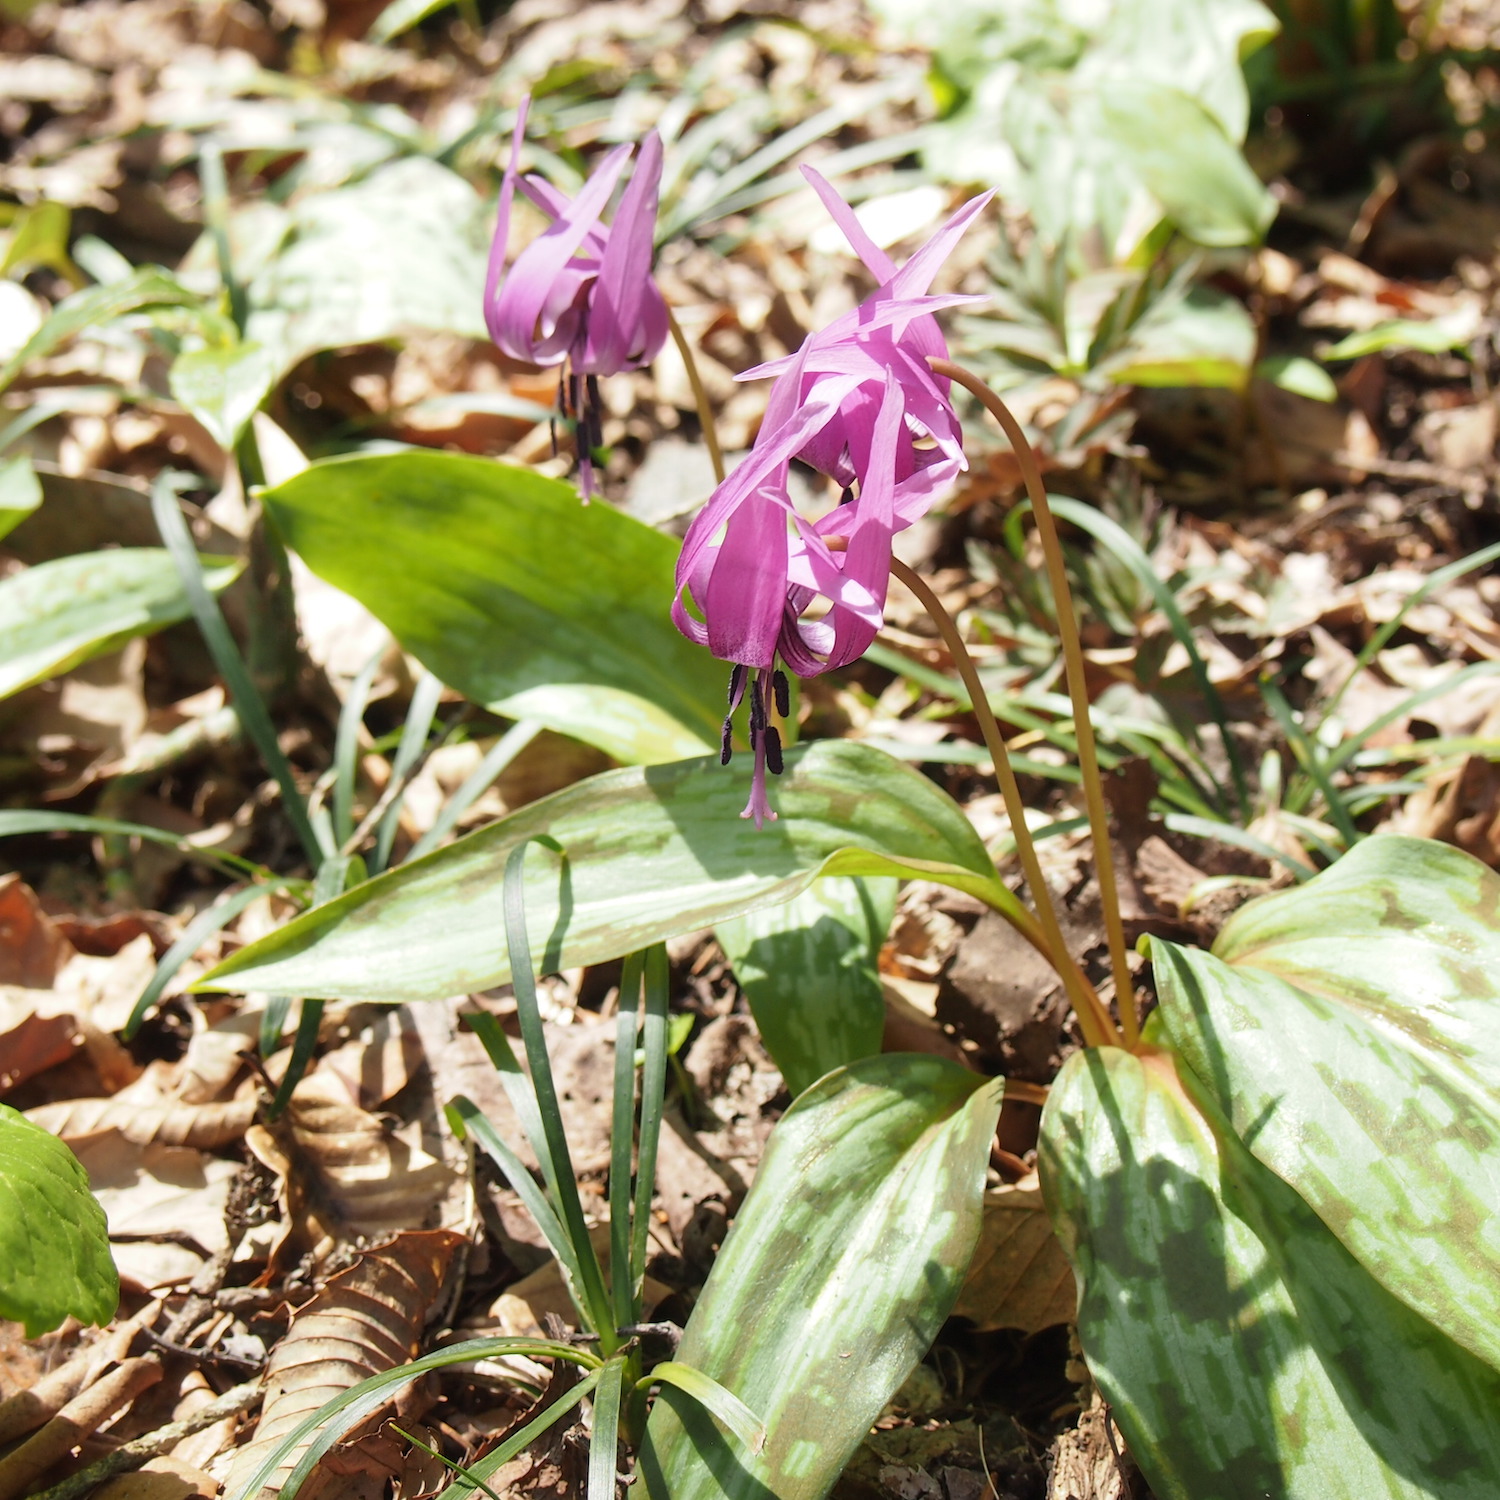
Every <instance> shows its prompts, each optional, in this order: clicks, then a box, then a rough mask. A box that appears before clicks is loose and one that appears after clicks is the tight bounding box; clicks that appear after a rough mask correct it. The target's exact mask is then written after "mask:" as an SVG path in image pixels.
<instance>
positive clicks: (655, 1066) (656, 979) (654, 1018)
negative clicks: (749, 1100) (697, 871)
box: [614, 943, 669, 1311]
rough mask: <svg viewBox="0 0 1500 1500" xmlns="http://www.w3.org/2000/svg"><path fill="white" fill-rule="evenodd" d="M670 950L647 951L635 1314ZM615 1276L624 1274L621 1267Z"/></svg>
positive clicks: (642, 1271)
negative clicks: (668, 953)
mask: <svg viewBox="0 0 1500 1500" xmlns="http://www.w3.org/2000/svg"><path fill="white" fill-rule="evenodd" d="M668 979H669V971H668V967H667V950H666V947H665V945H664V944H662V943H655V944H653V945H652V946H651V947H650V948H648V949H647V950H646V1015H645V1019H644V1021H643V1022H642V1026H641V1048H642V1051H643V1052H644V1054H645V1064H644V1066H643V1067H642V1069H641V1135H640V1146H639V1148H638V1149H637V1152H636V1166H635V1213H634V1215H633V1217H632V1218H631V1221H630V1261H629V1268H630V1295H631V1300H632V1302H633V1303H634V1306H635V1308H636V1310H637V1311H639V1308H640V1298H641V1288H642V1285H643V1284H644V1281H645V1276H646V1241H647V1235H648V1233H649V1231H650V1228H651V1195H652V1193H653V1192H654V1191H655V1189H656V1148H657V1143H658V1142H659V1141H660V1140H661V1117H662V1101H663V1100H664V1098H665V1097H666V1092H667V1033H668V1030H669V1027H668V1021H667V1003H668V999H669V996H668V993H667V990H668ZM614 1274H615V1275H616V1276H622V1275H624V1271H623V1270H622V1269H621V1268H620V1267H618V1266H617V1267H616V1268H615V1273H614Z"/></svg>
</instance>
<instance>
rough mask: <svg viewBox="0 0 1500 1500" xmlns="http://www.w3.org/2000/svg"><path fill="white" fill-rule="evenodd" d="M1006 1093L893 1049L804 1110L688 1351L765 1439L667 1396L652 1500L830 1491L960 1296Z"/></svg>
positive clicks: (772, 1155)
mask: <svg viewBox="0 0 1500 1500" xmlns="http://www.w3.org/2000/svg"><path fill="white" fill-rule="evenodd" d="M1001 1088H1002V1085H1001V1082H1000V1081H999V1080H989V1079H985V1078H981V1077H980V1076H979V1075H978V1074H975V1073H970V1072H968V1071H967V1070H966V1069H963V1068H959V1067H957V1066H955V1065H954V1064H953V1063H949V1062H944V1061H943V1060H942V1059H940V1058H936V1057H927V1056H915V1055H908V1054H902V1053H892V1054H889V1055H887V1056H884V1057H872V1058H866V1059H864V1060H863V1061H861V1062H857V1063H853V1064H851V1065H850V1066H849V1067H847V1068H841V1069H839V1070H838V1071H837V1072H834V1073H830V1074H829V1075H828V1076H827V1077H825V1078H823V1079H821V1080H820V1081H819V1082H818V1083H816V1084H814V1085H813V1087H812V1088H810V1089H809V1090H808V1091H807V1092H806V1093H804V1094H803V1095H802V1096H801V1097H800V1098H799V1099H798V1100H797V1101H796V1103H795V1104H793V1105H792V1107H791V1109H789V1110H788V1111H787V1113H786V1114H785V1115H784V1116H783V1117H782V1119H781V1121H780V1123H779V1124H778V1125H777V1126H776V1128H775V1130H774V1131H772V1133H771V1138H770V1140H769V1142H768V1143H767V1146H766V1153H765V1156H764V1157H763V1158H762V1160H761V1164H760V1167H759V1169H758V1170H757V1172H756V1176H755V1183H754V1185H753V1186H752V1187H751V1189H750V1193H749V1196H748V1197H747V1198H746V1199H745V1202H744V1204H743V1206H742V1207H741V1209H740V1211H739V1213H738V1214H737V1215H736V1217H735V1221H734V1225H733V1227H732V1228H731V1230H730V1232H729V1236H728V1238H727V1239H726V1240H725V1242H724V1248H723V1249H722V1250H721V1251H720V1252H719V1256H718V1259H717V1260H716V1261H715V1262H714V1267H713V1270H712V1271H711V1272H710V1274H709V1278H708V1283H707V1285H706V1286H705V1287H704V1289H703V1293H702V1295H701V1296H700V1298H699V1299H698V1303H697V1305H696V1306H695V1307H694V1309H693V1314H692V1317H691V1318H690V1319H689V1320H688V1325H687V1328H686V1330H685V1332H684V1334H683V1339H682V1345H681V1348H680V1349H679V1351H678V1358H679V1359H680V1360H681V1361H683V1362H684V1363H685V1364H688V1365H692V1366H694V1367H695V1368H697V1369H699V1370H702V1371H703V1372H704V1373H705V1374H707V1375H711V1376H712V1377H713V1378H714V1379H715V1380H717V1381H718V1382H719V1383H720V1384H721V1385H723V1386H725V1387H726V1388H727V1389H728V1390H729V1391H731V1392H732V1393H733V1394H734V1395H736V1396H738V1397H739V1398H740V1400H741V1401H743V1402H744V1403H745V1405H746V1406H748V1407H749V1408H750V1410H751V1411H753V1412H754V1413H756V1415H757V1416H758V1417H759V1418H760V1419H761V1420H762V1421H763V1422H764V1423H765V1426H766V1430H767V1433H768V1438H767V1441H766V1445H765V1448H764V1450H763V1451H762V1452H761V1453H760V1454H759V1455H754V1454H750V1453H747V1452H746V1451H745V1449H744V1448H742V1447H739V1446H737V1445H731V1444H730V1443H729V1442H727V1441H726V1440H725V1438H724V1437H723V1435H722V1434H721V1432H720V1430H719V1428H718V1427H717V1425H716V1424H715V1423H714V1422H713V1420H712V1419H711V1418H710V1417H709V1416H708V1414H707V1413H706V1412H704V1411H703V1410H702V1409H701V1408H700V1407H698V1406H697V1405H696V1404H695V1403H693V1402H691V1401H688V1400H684V1399H681V1398H680V1397H676V1396H666V1397H665V1399H659V1400H658V1402H657V1404H656V1406H655V1407H654V1408H653V1410H652V1413H651V1417H650V1420H649V1421H648V1423H647V1425H646V1436H645V1441H644V1443H643V1444H642V1447H641V1452H640V1456H639V1459H638V1471H639V1473H640V1475H641V1477H642V1479H643V1480H644V1482H645V1487H646V1493H647V1494H648V1495H650V1496H652V1497H653V1500H709V1497H713V1500H726V1497H728V1500H769V1497H771V1496H773V1495H774V1496H775V1497H777V1500H819V1497H821V1496H822V1495H823V1494H825V1493H826V1492H827V1490H828V1488H829V1486H830V1485H831V1484H832V1483H833V1481H834V1480H835V1479H836V1478H837V1477H838V1475H839V1473H840V1471H841V1470H842V1469H843V1467H844V1464H845V1463H846V1462H847V1461H848V1459H849V1456H850V1454H852V1453H853V1451H854V1449H855V1448H856V1447H857V1446H858V1444H859V1442H860V1440H861V1439H862V1438H863V1437H864V1436H865V1434H866V1433H867V1432H868V1431H869V1429H870V1424H871V1423H872V1422H873V1421H874V1420H875V1418H876V1417H877V1416H879V1414H880V1410H881V1408H882V1407H883V1406H884V1405H885V1403H886V1402H887V1401H888V1400H889V1399H890V1397H891V1396H892V1394H893V1393H894V1392H895V1390H896V1389H897V1387H898V1386H899V1385H900V1384H901V1382H902V1380H904V1379H905V1378H906V1376H907V1374H908V1373H909V1372H910V1370H911V1368H912V1366H913V1365H914V1364H915V1363H916V1361H917V1360H918V1359H919V1358H920V1357H921V1356H922V1354H923V1353H925V1351H926V1349H927V1347H928V1345H929V1344H930V1343H931V1342H932V1339H933V1338H934V1337H935V1335H936V1334H937V1331H938V1329H939V1328H940V1327H941V1326H942V1323H943V1320H944V1318H945V1317H946V1316H947V1314H948V1309H949V1308H950V1307H951V1306H952V1304H953V1300H954V1298H955V1297H956V1296H957V1295H958V1289H959V1286H960V1284H961V1283H962V1280H963V1276H964V1272H965V1271H966V1270H967V1268H968V1264H969V1260H970V1258H971V1257H972V1255H973V1253H974V1245H975V1241H976V1239H977V1238H978V1234H979V1223H980V1216H981V1211H982V1202H983V1190H984V1173H985V1166H986V1164H987V1162H988V1160H989V1151H990V1142H991V1140H992V1139H993V1136H994V1131H995V1122H996V1120H997V1118H998V1116H999V1110H1000V1096H1001ZM664 1396H665V1393H664Z"/></svg>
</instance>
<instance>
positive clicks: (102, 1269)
mask: <svg viewBox="0 0 1500 1500" xmlns="http://www.w3.org/2000/svg"><path fill="white" fill-rule="evenodd" d="M119 1300H120V1280H119V1277H118V1276H117V1275H116V1274H115V1263H114V1261H113V1260H111V1259H110V1254H109V1234H108V1231H107V1230H106V1228H105V1223H104V1210H103V1209H102V1208H100V1207H99V1203H98V1200H97V1199H96V1198H95V1197H94V1195H93V1194H92V1193H91V1192H89V1180H88V1176H87V1174H86V1173H85V1172H84V1170H83V1168H82V1166H81V1165H79V1162H78V1158H77V1157H76V1156H74V1155H73V1153H72V1152H71V1151H69V1150H68V1148H67V1147H66V1146H65V1145H64V1144H63V1143H62V1142H61V1141H60V1140H58V1139H57V1138H56V1137H55V1136H53V1135H51V1134H49V1133H48V1132H47V1131H45V1130H43V1129H42V1128H41V1126H40V1125H33V1124H32V1123H31V1121H30V1120H28V1119H27V1118H26V1117H25V1116H24V1115H22V1114H20V1113H18V1112H17V1111H16V1110H14V1109H12V1108H11V1107H10V1106H9V1105H7V1104H0V1318H10V1319H12V1320H14V1321H15V1322H18V1323H21V1324H24V1325H25V1328H26V1337H27V1338H36V1337H37V1335H38V1334H42V1333H47V1332H49V1331H50V1330H51V1329H54V1328H56V1327H57V1325H58V1324H59V1323H61V1322H62V1320H63V1319H64V1318H66V1317H69V1316H72V1317H75V1318H77V1319H78V1320H79V1321H80V1322H83V1323H107V1322H109V1320H110V1319H111V1318H112V1317H113V1316H114V1312H115V1304H116V1303H117V1302H118V1301H119Z"/></svg>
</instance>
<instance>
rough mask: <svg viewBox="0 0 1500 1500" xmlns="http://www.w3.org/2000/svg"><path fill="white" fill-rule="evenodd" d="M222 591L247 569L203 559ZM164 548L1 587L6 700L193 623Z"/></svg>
mask: <svg viewBox="0 0 1500 1500" xmlns="http://www.w3.org/2000/svg"><path fill="white" fill-rule="evenodd" d="M202 561H203V569H204V577H205V579H206V581H207V583H208V586H209V587H210V588H212V589H215V590H218V589H222V588H224V587H226V586H227V585H228V584H230V583H232V582H233V581H234V579H235V578H237V577H238V576H239V572H240V564H239V563H237V562H231V561H229V560H227V559H225V558H204V559H203V560H202ZM188 614H189V609H188V602H187V597H186V595H184V593H183V592H182V584H181V582H180V581H179V580H178V577H177V570H176V568H174V567H173V566H172V559H171V557H170V556H169V555H168V554H167V552H166V551H165V549H163V548H157V547H118V548H115V549H114V550H113V551H109V552H84V553H80V554H79V555H77V556H75V557H59V558H58V559H56V561H54V562H46V563H38V564H37V566H36V567H34V568H27V569H26V570H25V571H24V572H21V573H15V574H12V575H11V577H9V578H7V579H5V580H4V581H3V582H0V698H3V697H6V696H7V695H9V694H11V693H14V692H17V691H19V690H20V689H21V688H23V687H30V686H31V684H32V683H34V682H43V681H45V680H46V679H47V678H48V677H56V676H57V675H58V674H59V673H61V672H66V671H68V670H70V669H71V668H73V667H76V666H77V665H78V664H79V663H80V662H84V661H87V660H88V659H89V658H90V657H93V656H101V655H103V654H104V653H105V652H106V651H113V650H116V649H117V648H118V647H120V646H123V645H124V644H125V642H126V641H128V640H131V639H132V638H133V637H135V636H138V635H150V634H152V633H153V632H155V631H158V630H160V629H161V628H162V627H163V626H165V625H171V624H174V623H175V622H176V621H178V620H185V619H186V618H187V617H188Z"/></svg>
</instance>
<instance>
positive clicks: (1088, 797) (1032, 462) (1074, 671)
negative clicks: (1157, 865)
mask: <svg viewBox="0 0 1500 1500" xmlns="http://www.w3.org/2000/svg"><path fill="white" fill-rule="evenodd" d="M928 364H929V365H931V367H932V371H933V373H934V374H936V375H943V376H946V377H947V378H948V379H949V380H955V381H957V382H958V384H959V385H961V386H963V388H964V389H965V390H966V391H968V392H970V393H971V394H972V395H974V396H976V397H977V398H978V399H979V400H980V401H981V402H982V403H983V404H984V407H985V409H986V410H987V411H988V412H989V414H990V415H991V416H992V417H994V419H995V420H996V422H998V423H999V424H1000V428H1001V430H1002V431H1003V432H1004V433H1005V436H1006V438H1007V439H1008V440H1009V441H1010V445H1011V448H1012V449H1013V450H1014V452H1015V455H1016V462H1017V463H1018V464H1019V465H1020V469H1021V479H1022V481H1023V483H1024V484H1025V486H1026V494H1027V497H1028V498H1029V499H1030V501H1031V509H1032V514H1033V515H1034V516H1035V518H1036V529H1037V536H1038V537H1039V539H1040V540H1041V544H1042V555H1043V557H1044V558H1045V559H1046V564H1047V578H1048V581H1049V583H1050V584H1051V587H1052V600H1053V607H1054V608H1055V610H1056V612H1057V633H1058V639H1059V640H1060V642H1061V644H1062V652H1063V665H1064V667H1065V668H1066V670H1067V677H1068V696H1069V698H1070V699H1071V700H1072V704H1073V725H1074V733H1075V735H1076V736H1077V741H1078V770H1079V773H1080V775H1081V776H1082V779H1083V800H1084V806H1085V809H1086V810H1087V812H1088V820H1089V831H1090V832H1091V833H1092V835H1093V839H1094V870H1095V872H1096V873H1097V875H1098V877H1099V904H1100V906H1101V907H1102V909H1103V912H1104V931H1105V936H1106V938H1107V941H1108V944H1109V965H1110V970H1111V972H1112V973H1113V975H1114V981H1115V997H1116V1004H1117V1005H1118V1007H1119V1011H1120V1029H1121V1032H1122V1034H1123V1037H1124V1042H1125V1045H1126V1046H1127V1047H1134V1046H1135V1045H1136V1043H1137V1042H1138V1041H1139V1040H1140V1022H1139V1019H1138V1017H1137V1015H1136V1005H1135V986H1134V984H1133V983H1132V981H1131V978H1130V964H1129V961H1128V960H1127V958H1126V948H1125V929H1124V925H1123V924H1122V922H1121V920H1120V895H1119V888H1118V886H1117V885H1116V883H1115V866H1114V856H1113V853H1112V852H1111V850H1110V844H1109V814H1108V812H1107V810H1106V808H1105V805H1104V784H1103V781H1102V780H1101V779H1100V775H1099V757H1098V754H1097V752H1096V751H1095V748H1094V726H1093V721H1092V720H1091V719H1090V717H1089V695H1088V683H1087V680H1086V678H1085V676H1084V669H1083V646H1082V644H1081V642H1080V641H1079V638H1078V622H1077V620H1076V619H1075V618H1074V615H1073V596H1072V594H1071V592H1070V591H1069V589H1068V575H1067V569H1066V567H1065V565H1064V561H1063V552H1062V544H1061V543H1060V542H1059V540H1058V536H1057V524H1056V522H1055V521H1054V520H1053V518H1052V508H1051V506H1049V505H1048V503H1047V489H1046V486H1045V485H1044V484H1043V483H1042V471H1041V468H1040V466H1039V465H1038V463H1037V461H1036V454H1035V452H1034V451H1033V450H1032V447H1031V444H1030V443H1029V442H1028V441H1027V439H1026V434H1025V433H1024V432H1023V431H1022V430H1021V424H1020V423H1019V422H1017V421H1016V419H1015V417H1014V416H1013V415H1012V414H1011V411H1010V408H1009V407H1007V406H1006V404H1005V403H1004V402H1003V401H1002V400H1001V399H1000V398H999V396H997V395H996V394H995V393H994V391H992V390H991V389H990V388H989V386H987V385H986V384H985V383H984V381H982V380H981V379H980V378H979V377H978V376H977V375H975V374H973V373H972V372H971V371H969V370H966V369H965V368H964V367H963V366H962V365H957V364H954V363H953V361H952V360H950V359H930V360H929V361H928ZM997 769H998V767H997ZM1012 816H1014V815H1012ZM1016 847H1017V849H1018V850H1019V848H1020V844H1019V843H1018V844H1017V846H1016ZM1027 878H1028V879H1030V876H1029V875H1028V877H1027ZM1080 1015H1081V1013H1080ZM1111 1029H1113V1028H1111Z"/></svg>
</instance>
